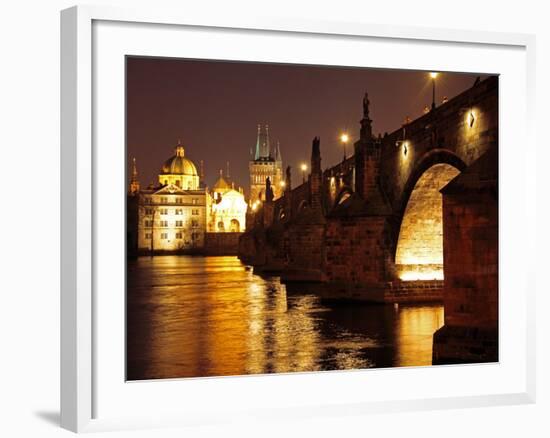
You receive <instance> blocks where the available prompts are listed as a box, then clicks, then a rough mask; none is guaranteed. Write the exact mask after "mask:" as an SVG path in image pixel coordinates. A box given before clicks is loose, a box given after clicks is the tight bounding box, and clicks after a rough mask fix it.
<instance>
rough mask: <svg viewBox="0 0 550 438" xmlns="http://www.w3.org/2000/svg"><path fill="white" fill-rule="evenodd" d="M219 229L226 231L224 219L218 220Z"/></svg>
mask: <svg viewBox="0 0 550 438" xmlns="http://www.w3.org/2000/svg"><path fill="white" fill-rule="evenodd" d="M218 231H220V232H223V231H225V226H224V224H223V221H219V222H218Z"/></svg>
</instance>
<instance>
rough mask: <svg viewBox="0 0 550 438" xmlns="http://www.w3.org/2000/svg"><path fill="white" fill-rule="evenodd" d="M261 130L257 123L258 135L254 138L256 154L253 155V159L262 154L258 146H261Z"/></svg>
mask: <svg viewBox="0 0 550 438" xmlns="http://www.w3.org/2000/svg"><path fill="white" fill-rule="evenodd" d="M261 130H262V127H261V125H260V124H258V136H257V138H256V154H255V155H254V159H255V160H258V159H259V158H260V157H261V156H262V153H261V151H260V147H261V143H260V133H261Z"/></svg>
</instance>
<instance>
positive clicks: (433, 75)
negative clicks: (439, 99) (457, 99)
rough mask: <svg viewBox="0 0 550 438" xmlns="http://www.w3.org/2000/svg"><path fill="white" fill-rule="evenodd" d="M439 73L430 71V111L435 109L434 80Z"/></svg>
mask: <svg viewBox="0 0 550 438" xmlns="http://www.w3.org/2000/svg"><path fill="white" fill-rule="evenodd" d="M438 74H439V73H437V72H435V71H432V72H431V73H430V77H431V78H432V110H434V109H435V78H437V75H438Z"/></svg>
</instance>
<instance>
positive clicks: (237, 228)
mask: <svg viewBox="0 0 550 438" xmlns="http://www.w3.org/2000/svg"><path fill="white" fill-rule="evenodd" d="M230 226H231V232H232V233H238V232H239V231H241V225H240V224H239V221H238V220H237V219H231V225H230Z"/></svg>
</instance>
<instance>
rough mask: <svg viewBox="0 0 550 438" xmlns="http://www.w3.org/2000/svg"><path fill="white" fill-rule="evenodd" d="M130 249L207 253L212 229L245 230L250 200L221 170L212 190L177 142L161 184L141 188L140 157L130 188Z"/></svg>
mask: <svg viewBox="0 0 550 438" xmlns="http://www.w3.org/2000/svg"><path fill="white" fill-rule="evenodd" d="M127 205H128V220H127V227H128V236H127V239H128V251H129V253H138V254H139V253H141V254H143V253H159V252H160V253H163V252H166V253H170V252H203V250H204V249H205V245H207V238H206V237H207V236H206V234H207V233H225V232H239V233H240V232H243V231H244V230H245V227H246V211H247V208H248V206H247V204H246V201H245V199H244V194H243V191H242V189H241V188H239V190H235V188H234V184H229V183H228V182H227V181H226V180H225V179H224V178H223V176H222V175H221V172H220V178H219V179H218V181H217V182H216V184H215V185H214V187H213V189H212V191H209V190H208V188H207V187H205V186H204V184H203V182H202V181H201V176H199V174H198V172H197V168H196V166H195V164H194V163H193V162H192V161H191V160H190V159H189V158H187V157H186V156H185V149H184V147H183V146H182V145H181V144H179V143H178V145H177V146H176V148H175V152H174V155H173V156H172V157H170V158H169V159H168V160H166V161H165V162H164V164H163V165H162V168H161V171H160V173H159V175H158V184H156V185H155V184H151V185H149V186H148V187H147V188H144V189H143V188H141V187H140V184H139V180H138V172H137V167H136V162H135V159H134V160H133V163H132V177H131V180H130V186H129V190H128V204H127Z"/></svg>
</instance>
